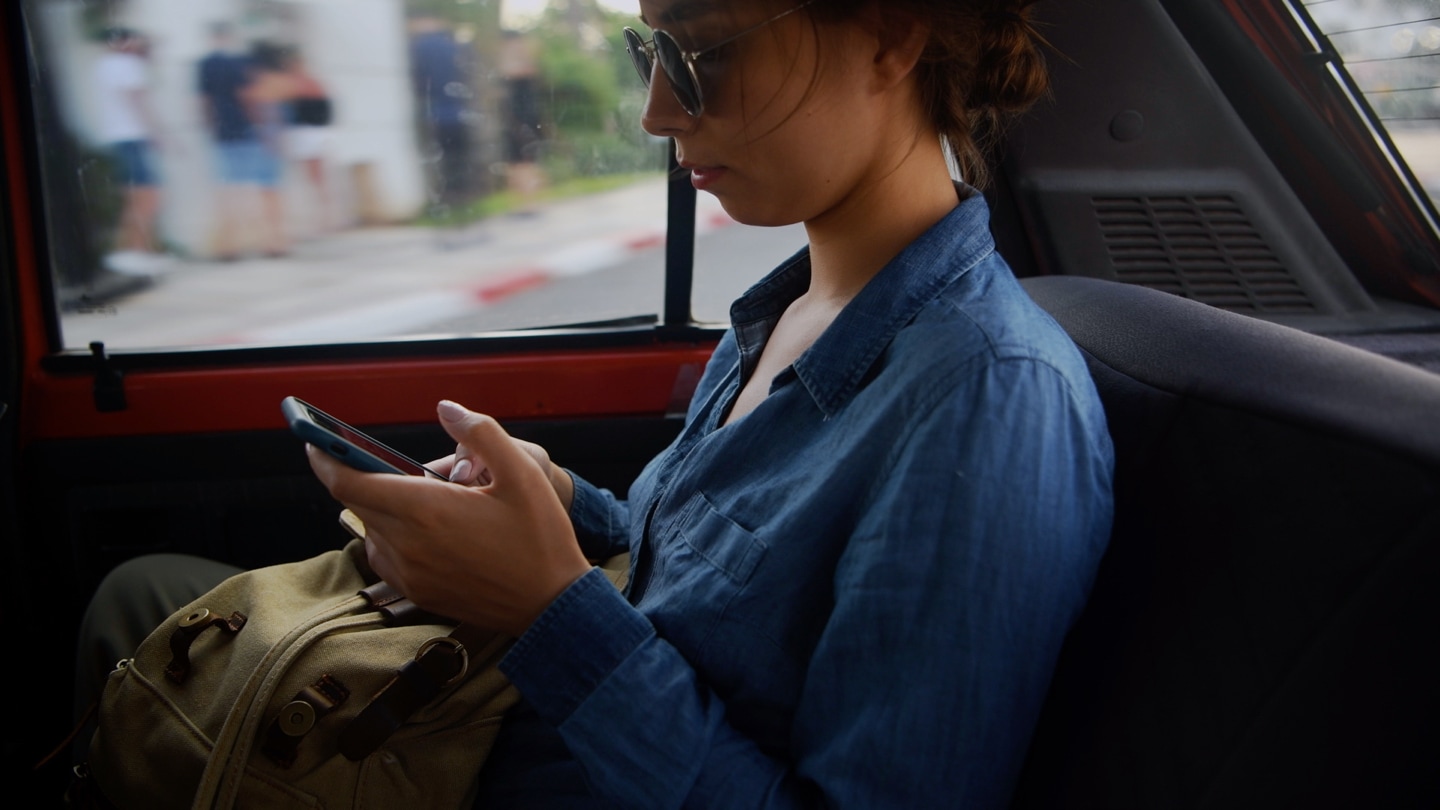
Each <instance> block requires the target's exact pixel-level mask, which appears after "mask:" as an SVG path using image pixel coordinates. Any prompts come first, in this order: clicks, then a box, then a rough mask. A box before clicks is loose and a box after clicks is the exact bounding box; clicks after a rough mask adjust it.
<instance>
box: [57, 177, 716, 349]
mask: <svg viewBox="0 0 1440 810" xmlns="http://www.w3.org/2000/svg"><path fill="white" fill-rule="evenodd" d="M666 203H667V195H666V188H665V181H664V179H663V178H656V179H653V180H645V181H641V182H639V183H636V184H634V185H632V186H627V187H625V188H621V189H617V190H614V191H608V192H602V193H599V194H593V195H589V196H585V197H576V198H570V199H565V200H559V201H555V202H553V203H550V204H548V205H545V206H543V207H542V208H541V209H540V210H539V211H538V212H536V213H535V214H533V215H530V216H503V217H496V218H494V219H491V220H487V221H483V222H480V223H476V224H474V225H472V226H469V227H466V228H464V229H438V228H421V227H411V226H403V227H383V228H361V229H355V230H348V231H343V232H337V233H334V234H330V235H326V236H324V237H321V238H316V239H313V240H309V241H305V242H300V243H297V244H296V246H295V249H294V250H293V251H292V253H291V254H290V255H289V256H286V257H284V258H279V259H259V258H256V259H246V260H242V261H238V262H230V263H219V262H188V261H178V262H176V263H175V264H173V265H171V266H170V267H169V268H168V269H167V270H166V272H165V273H164V274H163V275H160V276H157V277H155V278H154V279H153V284H151V285H150V286H149V287H148V288H146V289H143V290H141V291H139V292H136V293H133V294H131V295H128V296H125V297H122V298H119V299H117V300H115V301H113V302H109V303H107V304H105V305H103V306H99V307H95V308H92V309H90V310H88V311H81V312H76V313H66V314H64V315H63V319H62V329H63V333H64V335H65V343H66V344H67V345H68V346H71V347H83V346H85V345H87V344H88V343H89V342H90V341H92V340H103V341H104V342H105V344H106V346H107V347H109V348H111V349H138V348H159V347H177V346H211V345H237V344H239V345H246V344H268V343H306V342H317V341H327V340H363V339H367V338H377V337H387V336H394V335H401V334H406V333H407V332H413V331H415V330H418V329H423V328H424V327H426V326H427V325H429V324H434V323H439V322H442V321H445V320H451V319H454V318H457V317H462V316H464V315H466V314H468V313H471V312H473V311H475V310H477V309H480V308H484V307H489V306H494V305H496V304H497V303H499V302H501V301H503V300H505V299H506V298H508V297H510V296H513V295H516V294H518V293H521V292H524V291H527V290H534V289H536V288H538V287H541V286H544V285H547V284H550V283H551V282H553V281H555V280H558V279H563V278H567V277H573V276H579V275H585V274H588V273H594V272H597V271H600V270H604V269H606V268H608V267H612V266H615V265H618V264H620V263H621V262H624V261H627V260H628V259H630V258H632V257H634V256H635V255H637V254H639V253H643V252H645V251H651V250H658V249H660V248H661V247H663V245H664V243H665V211H666ZM732 222H733V220H731V219H730V218H729V217H728V216H726V215H725V213H724V211H723V210H722V209H721V208H720V206H719V204H718V203H717V202H716V201H715V199H714V198H713V197H711V196H710V195H701V197H700V200H699V215H698V222H697V226H698V228H699V230H700V232H702V233H703V232H707V231H710V230H714V229H716V228H720V227H725V226H726V225H728V224H730V223H732Z"/></svg>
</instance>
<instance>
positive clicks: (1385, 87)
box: [1301, 0, 1440, 201]
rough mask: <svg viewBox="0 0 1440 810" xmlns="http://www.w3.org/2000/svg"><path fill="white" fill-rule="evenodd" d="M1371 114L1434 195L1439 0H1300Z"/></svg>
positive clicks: (1439, 146) (1438, 166)
mask: <svg viewBox="0 0 1440 810" xmlns="http://www.w3.org/2000/svg"><path fill="white" fill-rule="evenodd" d="M1301 5H1302V7H1303V10H1304V12H1305V14H1307V15H1308V16H1309V17H1310V18H1311V19H1312V20H1313V22H1314V23H1315V25H1316V26H1317V27H1318V29H1319V31H1320V32H1322V33H1323V34H1324V36H1325V37H1326V38H1328V40H1329V42H1330V44H1331V46H1332V47H1333V49H1334V51H1335V52H1336V53H1337V54H1338V55H1339V56H1340V59H1341V62H1342V64H1343V69H1344V70H1345V71H1346V72H1347V73H1348V74H1349V77H1350V78H1351V79H1352V80H1353V81H1354V86H1355V87H1356V88H1357V89H1358V90H1359V91H1360V93H1361V94H1362V95H1363V97H1364V101H1365V102H1366V103H1367V104H1368V105H1369V107H1370V108H1371V109H1372V110H1373V111H1374V114H1375V119H1376V120H1377V121H1378V122H1379V124H1380V126H1382V127H1383V128H1384V131H1385V132H1387V133H1388V136H1389V137H1390V138H1391V139H1392V140H1393V142H1394V144H1395V146H1396V148H1397V149H1398V150H1399V151H1400V153H1401V154H1402V155H1403V156H1404V159H1405V161H1406V163H1408V164H1409V167H1410V169H1411V171H1413V172H1414V174H1415V176H1416V179H1417V180H1418V181H1419V183H1420V185H1421V187H1422V188H1423V189H1424V190H1425V192H1426V193H1427V194H1429V196H1430V198H1431V200H1432V201H1433V200H1440V5H1437V3H1436V2H1435V0H1304V1H1303V2H1302V4H1301Z"/></svg>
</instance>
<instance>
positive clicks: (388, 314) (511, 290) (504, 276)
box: [225, 211, 735, 344]
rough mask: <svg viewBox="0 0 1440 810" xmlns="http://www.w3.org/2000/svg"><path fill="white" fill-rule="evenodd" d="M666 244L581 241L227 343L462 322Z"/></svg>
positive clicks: (320, 338)
mask: <svg viewBox="0 0 1440 810" xmlns="http://www.w3.org/2000/svg"><path fill="white" fill-rule="evenodd" d="M734 223H735V220H733V219H731V218H730V217H729V215H727V214H726V213H725V212H724V211H710V212H705V211H702V212H701V213H700V215H699V217H697V221H696V223H695V235H696V236H697V237H698V236H704V235H706V234H709V233H713V232H715V231H717V230H720V229H721V228H725V227H728V226H730V225H733V224H734ZM665 241H666V240H665V231H664V229H663V228H658V229H653V230H643V231H631V232H628V233H624V234H619V235H616V236H613V237H607V238H601V239H590V240H586V241H583V242H576V243H573V244H570V245H567V246H565V247H563V248H560V249H559V250H556V251H553V252H551V253H549V254H546V255H544V256H541V257H539V258H538V259H537V260H536V261H534V262H527V263H525V264H522V265H517V266H515V267H512V268H509V269H504V270H498V271H494V272H488V273H486V274H485V275H486V277H485V279H484V280H483V281H480V282H478V283H475V284H469V285H452V286H448V287H443V288H440V289H435V290H428V291H422V292H416V293H413V294H409V295H404V296H401V297H398V298H390V299H386V300H384V301H379V302H376V303H374V304H368V305H364V306H359V307H353V308H350V309H347V310H345V311H343V312H336V313H332V314H329V315H323V316H318V317H313V318H307V319H305V320H303V321H292V322H289V323H284V324H276V325H274V326H269V327H262V328H260V329H254V330H248V331H246V332H244V333H243V334H240V335H233V334H232V335H228V336H226V340H225V342H226V343H240V344H254V343H261V344H276V343H280V344H291V343H317V342H324V341H327V340H346V341H352V340H360V339H365V338H379V337H394V336H396V335H404V334H410V333H413V332H415V331H416V330H419V329H423V328H424V327H426V326H428V325H430V324H436V323H442V322H444V321H448V320H453V319H455V318H461V317H464V316H466V315H469V314H472V313H474V312H476V311H478V310H481V309H485V308H487V307H491V306H495V305H496V304H498V303H500V302H502V301H505V300H506V299H508V298H511V297H513V296H516V295H519V294H521V293H524V292H528V291H530V290H534V289H538V288H540V287H544V286H547V285H549V284H550V283H552V282H554V281H557V280H561V279H567V278H576V277H578V276H585V275H589V274H591V273H596V272H599V271H602V270H606V269H609V268H611V267H615V266H617V265H619V264H621V263H623V262H624V261H626V260H627V259H629V258H630V257H632V256H635V255H638V254H640V253H644V252H646V251H650V250H656V249H658V248H662V247H664V246H665Z"/></svg>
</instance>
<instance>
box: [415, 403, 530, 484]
mask: <svg viewBox="0 0 1440 810" xmlns="http://www.w3.org/2000/svg"><path fill="white" fill-rule="evenodd" d="M436 410H437V412H438V413H439V414H440V424H441V425H442V426H443V427H444V428H445V432H446V433H449V434H450V438H452V439H454V440H455V441H456V442H457V443H459V445H460V446H461V447H462V448H464V449H465V450H468V451H469V452H470V453H472V454H473V455H474V456H475V457H476V458H483V459H485V461H486V464H485V467H486V468H487V469H488V471H489V474H490V477H491V479H492V481H493V482H498V483H502V484H503V483H504V482H505V481H506V480H508V479H511V478H514V479H516V480H517V481H518V480H524V479H528V478H531V477H533V476H534V474H535V473H537V472H540V471H541V470H540V467H539V465H537V464H536V463H535V460H534V459H533V458H531V456H530V454H528V453H526V452H525V451H524V449H522V448H521V447H519V446H518V445H517V444H516V443H515V441H514V440H513V439H511V437H510V434H508V433H506V432H505V429H504V428H502V427H500V423H498V422H496V421H495V420H494V419H492V418H491V417H489V416H486V415H485V414H480V413H475V412H474V411H470V410H466V409H465V408H464V407H462V406H460V405H457V404H456V403H454V402H450V401H449V400H445V401H442V402H441V403H440V405H439V406H438V407H437V409H436ZM460 454H461V453H460V452H459V451H457V456H458V455H460ZM458 463H459V462H457V464H458ZM477 466H478V465H477Z"/></svg>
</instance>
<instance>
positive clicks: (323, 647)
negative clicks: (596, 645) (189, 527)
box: [88, 541, 624, 808]
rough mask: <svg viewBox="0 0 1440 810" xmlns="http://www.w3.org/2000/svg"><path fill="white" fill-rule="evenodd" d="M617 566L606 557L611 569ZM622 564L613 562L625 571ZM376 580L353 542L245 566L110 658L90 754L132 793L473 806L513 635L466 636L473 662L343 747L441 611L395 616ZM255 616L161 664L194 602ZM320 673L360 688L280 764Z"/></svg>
mask: <svg viewBox="0 0 1440 810" xmlns="http://www.w3.org/2000/svg"><path fill="white" fill-rule="evenodd" d="M612 568H613V569H614V570H611V569H612ZM623 571H624V566H623V562H620V563H619V564H618V565H616V566H607V573H610V574H611V579H612V581H616V582H617V585H618V584H621V583H620V582H619V580H620V579H621V578H623ZM373 581H374V579H373V575H370V574H369V573H368V568H367V567H366V565H365V561H364V551H363V546H362V545H361V544H360V543H359V541H355V542H352V543H351V544H350V545H349V546H347V547H346V548H345V549H344V550H341V551H333V552H329V553H326V554H323V555H321V556H319V557H315V558H312V559H310V560H306V561H303V562H298V563H291V564H287V565H280V566H274V567H270V568H262V569H257V570H254V571H248V572H244V573H241V574H238V575H236V576H234V577H231V578H230V579H227V580H225V581H224V582H222V583H221V584H220V585H219V586H217V587H216V588H215V589H214V590H212V591H210V592H209V593H207V594H205V595H204V596H202V597H200V598H199V599H197V600H196V601H194V602H192V603H191V604H189V605H187V606H185V607H183V608H181V609H180V610H179V611H178V612H176V613H175V614H174V615H172V616H171V617H170V618H169V619H168V620H166V621H165V623H164V624H162V625H161V626H160V627H159V628H158V629H156V630H155V631H154V632H153V633H151V634H150V636H149V637H148V638H147V639H146V640H145V641H144V642H143V643H142V644H141V645H140V647H139V649H138V650H137V651H136V653H135V656H134V658H133V659H130V660H129V661H128V662H123V663H124V665H123V666H121V667H119V668H117V669H116V670H115V671H114V672H113V673H111V675H110V678H109V680H108V682H107V684H106V686H105V691H104V695H103V697H102V699H101V704H100V716H99V725H98V729H97V731H96V733H95V736H94V738H93V740H92V742H91V749H90V755H89V758H88V767H89V770H90V773H91V774H92V776H93V778H94V780H95V782H96V784H97V786H98V787H99V788H100V790H101V792H102V793H103V794H104V795H105V797H106V798H107V799H108V800H109V801H111V802H113V803H115V804H116V805H117V806H119V807H122V808H127V807H145V808H171V807H176V808H179V807H196V808H228V807H232V806H240V807H264V808H279V807H361V806H365V807H406V806H409V807H424V808H443V807H468V806H469V804H470V802H471V800H472V798H473V793H474V788H475V783H476V777H477V775H478V773H479V770H480V765H481V764H482V763H483V761H484V758H485V756H486V754H487V753H488V752H489V750H490V746H491V745H492V743H493V741H494V739H495V735H496V732H497V731H498V729H499V726H500V722H501V719H502V717H503V715H504V713H505V711H506V709H508V708H509V707H510V706H512V705H513V704H514V703H515V702H516V701H517V700H518V694H517V692H516V690H515V689H514V687H513V686H511V685H510V684H509V683H508V681H506V680H505V678H504V676H502V675H501V674H500V672H499V670H498V669H497V668H496V664H497V663H498V662H499V660H500V658H501V657H502V656H503V655H504V653H505V651H506V650H507V649H508V648H509V645H510V643H511V640H510V639H508V638H504V637H500V636H494V637H491V638H490V639H489V641H488V643H487V644H485V645H484V647H483V649H481V650H471V651H469V652H470V662H469V669H468V673H467V675H466V677H465V678H464V679H463V680H462V681H461V682H460V683H459V684H457V685H453V686H451V687H449V688H447V689H445V690H443V691H442V692H441V694H440V696H439V697H438V698H436V699H435V700H434V701H432V702H431V703H429V704H428V705H426V706H424V707H423V708H421V709H420V710H419V711H417V712H415V713H414V714H413V715H412V716H411V717H410V719H409V721H408V722H406V723H405V724H404V725H402V726H401V727H400V728H399V729H398V730H397V731H395V732H394V733H393V734H392V735H390V737H389V738H388V739H387V740H386V742H385V743H384V744H383V745H382V746H381V747H380V748H379V750H377V751H375V752H374V753H373V754H371V755H369V756H367V757H365V758H364V759H362V760H360V761H358V762H352V761H350V760H348V759H346V758H345V757H343V756H341V755H340V754H339V753H338V750H337V746H338V745H339V743H340V741H341V739H342V737H343V735H345V734H346V726H347V724H348V723H349V721H350V720H352V719H353V718H354V717H355V716H356V715H357V714H359V712H360V711H361V709H363V708H364V707H365V705H366V704H367V703H369V701H370V698H371V696H373V695H374V694H375V693H376V692H378V691H379V690H380V689H381V688H382V687H384V686H385V684H386V683H388V682H389V681H390V680H391V678H392V677H393V676H394V675H395V672H396V670H397V669H399V668H400V667H401V666H403V665H404V664H405V663H406V662H407V661H410V660H411V659H413V658H414V657H415V656H416V654H417V652H418V651H419V650H420V649H421V648H422V647H423V646H424V645H425V644H426V642H428V641H430V640H431V639H434V638H437V637H444V636H446V635H447V634H448V633H449V632H450V630H451V629H452V628H451V627H450V626H448V625H444V624H420V625H413V626H402V627H388V626H386V625H385V623H384V620H383V618H382V617H381V616H380V614H379V613H378V612H377V611H375V610H373V609H372V608H371V607H370V606H369V605H368V604H367V603H366V602H365V600H364V599H363V597H360V596H358V595H357V594H358V592H359V591H360V590H361V589H362V588H364V587H366V586H367V585H368V584H370V583H372V582H373ZM201 608H204V609H208V610H210V611H211V613H212V614H215V615H219V616H229V615H230V614H231V613H232V612H233V611H240V612H242V613H244V614H246V616H247V617H248V619H247V621H246V623H245V625H244V627H243V628H242V629H241V630H240V631H239V632H238V633H235V634H234V635H229V634H227V633H224V632H222V631H221V630H220V629H218V628H210V629H207V630H205V631H204V632H203V633H202V634H201V635H200V636H199V637H198V638H197V639H196V640H195V641H194V644H193V646H192V647H191V651H190V661H191V663H192V666H193V668H192V671H191V672H190V674H189V676H188V678H187V679H186V680H185V681H184V683H182V684H176V683H174V682H172V681H171V680H169V679H167V678H166V676H165V667H166V666H167V664H169V662H170V661H171V657H172V652H171V648H170V639H171V636H172V634H173V633H174V631H175V629H176V627H177V626H178V624H179V623H180V621H181V620H182V619H183V618H185V617H186V616H188V615H191V614H192V613H193V612H194V611H196V610H198V609H201ZM323 675H330V676H332V677H334V678H337V679H338V680H339V681H341V682H342V683H343V684H344V686H345V687H346V688H347V689H348V690H349V691H350V696H349V698H348V699H347V700H345V701H344V702H343V703H342V704H340V705H339V706H338V707H337V708H336V709H335V710H333V711H331V712H329V713H328V714H325V715H324V716H322V717H320V718H319V719H318V721H317V722H316V723H315V725H314V727H313V728H312V729H311V730H310V731H309V732H308V733H307V734H306V735H305V736H304V737H303V739H302V741H301V742H300V744H299V746H298V747H297V749H296V752H295V754H296V757H295V761H294V763H293V764H292V765H291V766H290V767H288V768H285V767H282V766H281V765H279V764H277V763H276V762H274V761H272V758H271V757H269V756H267V755H266V754H265V753H264V752H263V751H262V745H263V742H264V740H265V738H266V735H267V734H268V732H269V728H270V725H271V724H272V723H273V722H274V720H275V717H276V716H277V714H279V711H280V708H281V707H282V706H285V705H286V704H288V703H290V702H291V701H292V700H293V699H294V698H295V696H296V695H297V693H298V692H299V691H300V690H302V689H303V688H305V687H307V686H310V685H311V684H314V683H315V682H316V681H317V680H318V679H320V678H321V676H323Z"/></svg>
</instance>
